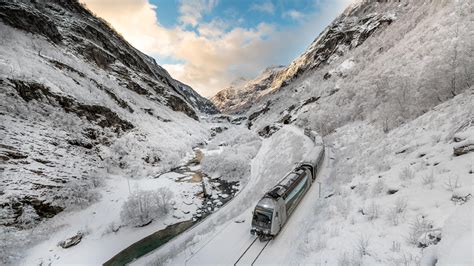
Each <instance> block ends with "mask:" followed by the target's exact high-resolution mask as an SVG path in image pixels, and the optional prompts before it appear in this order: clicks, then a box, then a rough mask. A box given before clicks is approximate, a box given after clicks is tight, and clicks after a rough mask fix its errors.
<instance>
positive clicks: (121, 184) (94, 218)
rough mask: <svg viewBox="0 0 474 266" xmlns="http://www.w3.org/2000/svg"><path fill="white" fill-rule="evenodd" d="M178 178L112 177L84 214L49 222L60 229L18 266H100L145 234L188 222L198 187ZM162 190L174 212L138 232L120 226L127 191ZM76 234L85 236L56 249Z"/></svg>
mask: <svg viewBox="0 0 474 266" xmlns="http://www.w3.org/2000/svg"><path fill="white" fill-rule="evenodd" d="M179 177H181V174H178V173H168V174H164V175H162V176H161V177H160V178H157V179H153V178H150V179H140V180H130V179H126V178H123V177H120V176H115V177H112V178H111V179H110V180H107V186H106V188H107V189H106V190H105V191H104V192H103V193H102V197H101V199H100V201H99V202H97V203H95V204H93V205H91V206H89V207H88V208H86V209H84V210H80V211H77V212H66V213H61V214H59V215H57V216H55V217H54V218H52V219H51V221H50V223H51V225H50V226H53V227H59V228H61V229H60V230H59V231H57V232H54V233H52V234H51V235H50V238H49V239H48V241H45V242H43V243H41V244H39V245H37V246H35V247H34V248H32V249H31V250H30V251H29V252H28V256H27V257H26V258H25V259H24V260H23V261H22V264H35V265H37V264H40V263H51V264H52V265H64V264H101V263H103V262H105V261H107V260H108V259H110V258H111V257H112V256H114V255H115V254H117V253H118V252H120V251H121V250H122V249H124V248H126V247H127V246H129V245H131V244H133V243H134V242H136V241H138V240H140V239H142V238H144V237H146V236H148V235H149V234H151V233H153V232H155V231H158V230H160V229H163V228H165V227H166V226H167V225H169V224H172V223H176V222H179V221H184V220H189V219H191V218H192V215H191V214H190V213H192V212H195V211H196V210H197V208H198V207H200V206H201V200H200V199H198V198H195V197H194V195H195V194H196V193H199V192H201V184H200V183H189V182H176V180H177V178H179ZM162 187H165V188H167V189H170V190H171V191H172V192H173V193H174V195H175V198H174V201H175V202H176V204H175V205H174V207H175V208H176V210H175V211H174V212H171V213H169V214H168V215H167V217H166V218H164V219H161V220H158V221H154V222H153V223H152V224H150V225H148V226H145V227H142V228H133V227H128V226H123V225H122V222H121V220H120V211H121V208H122V204H123V202H124V201H125V200H126V199H127V197H128V195H129V189H130V191H132V192H133V191H135V190H156V189H158V188H162ZM186 202H188V203H189V204H186ZM173 216H174V217H173ZM175 217H179V218H175ZM112 227H113V228H117V227H120V229H119V231H118V232H116V233H114V232H112V231H111V230H112ZM78 231H81V232H84V234H85V236H84V237H83V239H82V241H81V243H80V244H78V245H77V246H74V247H71V248H68V249H63V248H61V247H59V246H58V245H57V243H58V242H59V241H62V240H64V239H66V238H68V237H71V236H73V235H74V234H76V232H78Z"/></svg>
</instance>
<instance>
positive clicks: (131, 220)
mask: <svg viewBox="0 0 474 266" xmlns="http://www.w3.org/2000/svg"><path fill="white" fill-rule="evenodd" d="M172 200H173V193H172V192H171V191H169V190H167V189H166V188H160V189H158V190H156V191H150V190H137V191H135V192H133V193H132V194H131V195H130V196H129V197H128V199H127V201H126V202H125V203H124V204H123V206H122V211H121V213H120V216H121V218H122V220H123V222H124V223H126V224H129V225H132V226H144V225H147V224H149V223H150V222H151V221H152V220H153V219H156V218H161V217H163V216H164V215H166V214H167V213H168V212H169V211H170V209H171V206H172Z"/></svg>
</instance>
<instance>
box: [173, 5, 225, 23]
mask: <svg viewBox="0 0 474 266" xmlns="http://www.w3.org/2000/svg"><path fill="white" fill-rule="evenodd" d="M216 5H217V0H194V1H189V0H181V1H180V3H179V13H180V17H179V21H180V22H181V23H182V24H183V25H184V26H186V25H191V26H193V27H195V26H197V24H198V23H199V22H200V20H201V19H202V16H203V14H205V13H208V12H210V11H211V10H212V9H213V8H214V7H215V6H216Z"/></svg>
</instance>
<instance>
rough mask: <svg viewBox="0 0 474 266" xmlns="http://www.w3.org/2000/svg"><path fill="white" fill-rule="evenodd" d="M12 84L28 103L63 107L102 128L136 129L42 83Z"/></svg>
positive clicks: (17, 82) (100, 109)
mask: <svg viewBox="0 0 474 266" xmlns="http://www.w3.org/2000/svg"><path fill="white" fill-rule="evenodd" d="M10 82H11V83H12V84H13V85H14V86H13V87H14V89H15V90H16V91H17V92H18V95H19V96H20V97H21V98H22V99H23V100H25V101H26V102H30V101H32V100H37V101H38V102H44V103H48V104H50V105H52V106H57V107H61V108H62V109H63V110H64V111H66V112H67V113H75V114H76V115H77V116H79V117H85V118H86V119H87V120H89V121H91V122H95V123H97V125H99V126H101V127H109V128H114V129H115V131H118V130H122V131H127V130H130V129H132V128H133V127H134V126H133V125H132V124H131V123H130V122H128V121H126V120H123V119H121V118H120V117H119V116H118V115H117V114H116V113H114V112H113V111H112V110H110V109H109V108H107V107H105V106H101V105H89V104H82V103H79V102H77V101H76V100H75V99H73V98H71V97H67V96H62V95H58V94H55V93H53V92H51V90H50V89H49V88H48V87H46V86H44V85H42V84H40V83H36V82H26V81H21V80H14V79H10Z"/></svg>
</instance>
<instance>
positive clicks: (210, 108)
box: [175, 80, 219, 114]
mask: <svg viewBox="0 0 474 266" xmlns="http://www.w3.org/2000/svg"><path fill="white" fill-rule="evenodd" d="M175 81H176V83H177V85H178V88H179V90H180V92H181V94H182V95H183V96H185V97H186V98H187V99H189V103H190V104H191V106H192V107H194V109H197V110H199V111H201V112H202V113H206V114H217V113H219V110H217V108H216V106H214V104H213V103H212V102H211V101H210V100H209V99H207V98H204V97H202V96H201V95H199V94H198V93H196V91H194V90H193V89H192V88H191V87H190V86H188V85H186V84H184V83H182V82H180V81H178V80H175Z"/></svg>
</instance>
